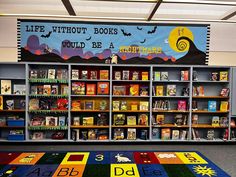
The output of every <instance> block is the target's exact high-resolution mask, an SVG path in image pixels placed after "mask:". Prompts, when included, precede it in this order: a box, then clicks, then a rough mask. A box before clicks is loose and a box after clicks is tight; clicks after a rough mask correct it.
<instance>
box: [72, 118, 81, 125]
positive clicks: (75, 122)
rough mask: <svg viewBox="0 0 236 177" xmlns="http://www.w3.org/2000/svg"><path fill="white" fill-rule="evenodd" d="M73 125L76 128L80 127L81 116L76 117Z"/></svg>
mask: <svg viewBox="0 0 236 177" xmlns="http://www.w3.org/2000/svg"><path fill="white" fill-rule="evenodd" d="M73 125H74V126H77V125H80V117H79V116H78V117H77V116H76V117H74V118H73Z"/></svg>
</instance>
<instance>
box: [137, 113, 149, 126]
mask: <svg viewBox="0 0 236 177" xmlns="http://www.w3.org/2000/svg"><path fill="white" fill-rule="evenodd" d="M138 125H148V115H147V114H139V115H138Z"/></svg>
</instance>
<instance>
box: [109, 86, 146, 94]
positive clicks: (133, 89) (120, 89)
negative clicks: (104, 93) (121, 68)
mask: <svg viewBox="0 0 236 177" xmlns="http://www.w3.org/2000/svg"><path fill="white" fill-rule="evenodd" d="M113 95H130V96H148V95H149V87H148V86H145V85H139V84H129V85H114V86H113Z"/></svg>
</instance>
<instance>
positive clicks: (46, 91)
mask: <svg viewBox="0 0 236 177" xmlns="http://www.w3.org/2000/svg"><path fill="white" fill-rule="evenodd" d="M43 94H44V95H51V85H43Z"/></svg>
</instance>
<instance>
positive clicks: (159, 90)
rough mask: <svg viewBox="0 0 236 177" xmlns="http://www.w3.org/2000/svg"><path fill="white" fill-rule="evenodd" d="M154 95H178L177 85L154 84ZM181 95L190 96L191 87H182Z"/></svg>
mask: <svg viewBox="0 0 236 177" xmlns="http://www.w3.org/2000/svg"><path fill="white" fill-rule="evenodd" d="M152 92H153V96H176V92H177V87H176V85H174V84H171V85H166V86H164V85H156V86H152ZM181 96H189V88H186V87H184V88H182V91H181Z"/></svg>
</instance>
